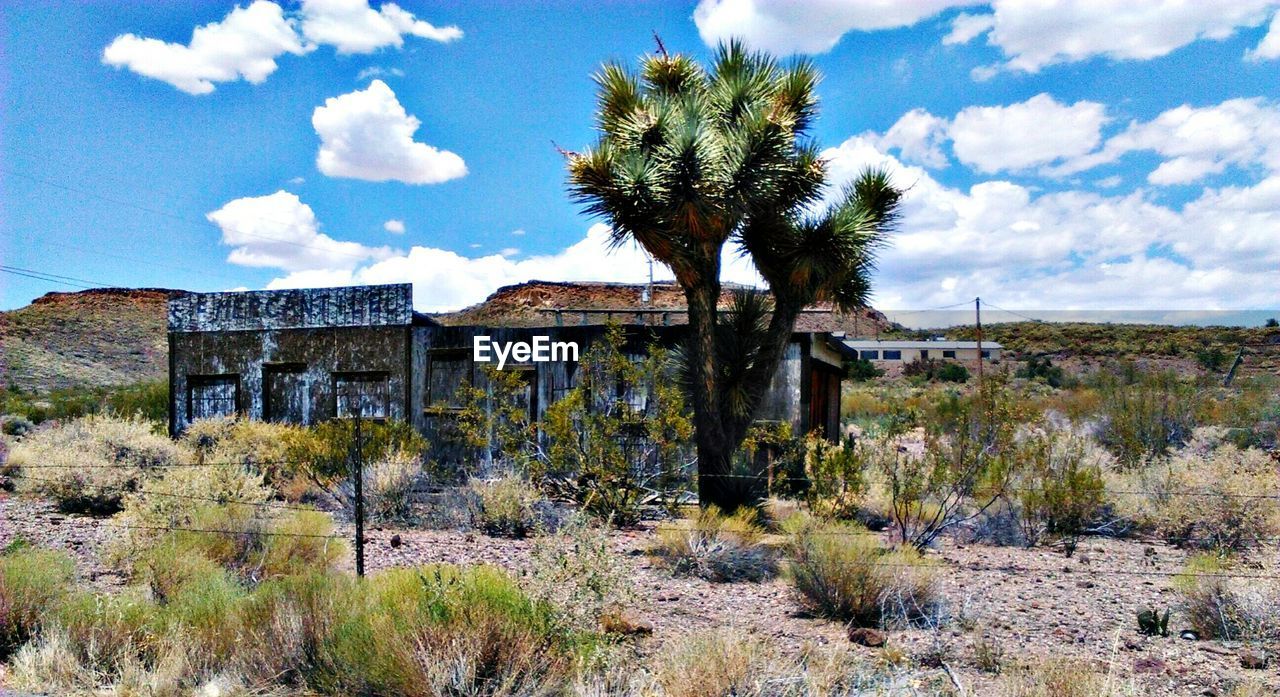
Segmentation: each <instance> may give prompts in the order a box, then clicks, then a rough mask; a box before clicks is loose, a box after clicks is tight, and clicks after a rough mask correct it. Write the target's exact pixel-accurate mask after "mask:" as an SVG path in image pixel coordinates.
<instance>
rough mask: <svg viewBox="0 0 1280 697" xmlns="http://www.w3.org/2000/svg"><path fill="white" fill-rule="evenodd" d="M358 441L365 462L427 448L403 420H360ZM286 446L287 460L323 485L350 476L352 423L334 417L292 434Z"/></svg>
mask: <svg viewBox="0 0 1280 697" xmlns="http://www.w3.org/2000/svg"><path fill="white" fill-rule="evenodd" d="M360 440H361V444H362V447H361V452H362V453H363V458H364V461H365V462H366V463H369V462H376V461H378V460H380V459H384V458H388V457H392V456H394V455H396V454H398V453H404V454H407V455H410V456H421V455H423V454H425V453H426V451H427V448H428V443H427V441H426V439H425V438H423V437H422V434H420V433H418V430H417V429H416V428H414V427H413V425H412V424H409V423H407V422H404V421H386V422H377V421H362V422H361V423H360ZM285 446H286V447H285V457H286V459H287V460H289V462H290V463H291V464H292V465H294V466H296V467H300V468H302V470H303V472H302V474H303V475H304V476H306V477H308V478H310V479H312V480H313V481H316V482H319V483H321V484H322V485H325V486H330V485H333V484H335V483H336V482H338V481H340V480H343V479H346V478H348V477H350V476H351V457H352V453H353V452H354V448H355V422H354V421H353V420H351V419H333V420H331V421H326V422H324V423H320V424H316V425H315V426H312V427H311V428H310V429H308V430H301V431H299V432H295V433H291V434H290V435H289V436H288V437H287V438H286V441H285Z"/></svg>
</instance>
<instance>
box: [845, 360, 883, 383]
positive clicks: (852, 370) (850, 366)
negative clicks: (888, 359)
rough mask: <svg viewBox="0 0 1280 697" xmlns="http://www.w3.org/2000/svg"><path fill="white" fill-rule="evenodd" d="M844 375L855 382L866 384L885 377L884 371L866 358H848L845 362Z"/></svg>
mask: <svg viewBox="0 0 1280 697" xmlns="http://www.w3.org/2000/svg"><path fill="white" fill-rule="evenodd" d="M844 375H845V377H847V378H849V379H850V380H852V381H854V382H865V381H867V380H874V379H875V378H878V377H880V376H881V375H884V371H883V370H881V369H880V368H877V367H876V364H875V363H872V362H871V361H869V360H867V359H865V358H848V359H845V361H844Z"/></svg>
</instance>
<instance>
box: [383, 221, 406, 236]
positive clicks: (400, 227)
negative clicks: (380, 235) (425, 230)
mask: <svg viewBox="0 0 1280 697" xmlns="http://www.w3.org/2000/svg"><path fill="white" fill-rule="evenodd" d="M382 229H383V230H386V231H387V232H389V233H391V234H393V235H403V234H404V221H403V220H396V219H395V218H392V219H391V220H388V221H387V222H385V223H383V224H382Z"/></svg>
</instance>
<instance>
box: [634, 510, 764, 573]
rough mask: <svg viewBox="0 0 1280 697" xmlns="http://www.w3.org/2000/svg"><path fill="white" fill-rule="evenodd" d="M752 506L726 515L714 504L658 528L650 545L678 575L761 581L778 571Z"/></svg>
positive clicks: (659, 557)
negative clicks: (656, 536)
mask: <svg viewBox="0 0 1280 697" xmlns="http://www.w3.org/2000/svg"><path fill="white" fill-rule="evenodd" d="M758 517H759V516H758V514H757V513H756V511H754V510H752V509H749V508H743V509H741V510H739V511H738V512H737V513H735V514H733V515H731V516H726V515H724V514H722V513H721V512H720V511H719V510H718V509H716V508H715V507H714V506H712V507H708V508H705V509H701V510H699V511H698V512H697V513H696V514H695V515H694V516H693V517H692V518H686V519H682V520H678V521H674V522H672V523H669V524H667V525H666V527H663V528H662V529H661V530H659V534H658V545H657V547H656V548H655V550H654V553H655V554H656V555H657V557H658V559H660V560H661V561H662V563H664V564H665V565H667V566H668V567H669V568H670V569H671V571H672V572H673V573H675V574H676V575H688V576H697V577H699V578H704V579H706V580H708V581H717V582H733V581H756V582H758V581H763V580H765V579H767V578H770V577H772V576H773V575H774V574H776V573H777V570H778V562H777V555H776V554H775V553H774V550H773V549H771V548H770V547H769V546H768V545H767V544H766V543H765V530H764V528H763V527H761V526H760V524H759V523H758V522H757V518H758Z"/></svg>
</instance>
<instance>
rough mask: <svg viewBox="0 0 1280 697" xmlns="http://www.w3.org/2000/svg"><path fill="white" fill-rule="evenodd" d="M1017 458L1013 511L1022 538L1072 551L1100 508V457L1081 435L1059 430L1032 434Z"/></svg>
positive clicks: (1102, 488) (1096, 518)
mask: <svg viewBox="0 0 1280 697" xmlns="http://www.w3.org/2000/svg"><path fill="white" fill-rule="evenodd" d="M1018 458H1019V461H1020V464H1021V467H1020V478H1019V487H1018V491H1017V499H1018V502H1019V503H1020V507H1019V509H1018V512H1019V514H1020V519H1021V523H1022V531H1023V534H1024V536H1025V539H1026V540H1027V542H1028V543H1029V544H1032V545H1035V544H1039V543H1041V542H1043V541H1045V540H1046V539H1052V540H1056V541H1059V542H1061V543H1062V544H1063V547H1064V550H1065V551H1066V554H1067V556H1071V555H1072V554H1073V553H1074V552H1075V549H1076V545H1077V544H1078V543H1079V540H1080V538H1081V537H1082V536H1083V535H1084V534H1085V533H1086V532H1087V531H1088V530H1089V529H1090V528H1091V527H1092V526H1094V525H1095V524H1096V523H1097V522H1098V521H1099V519H1100V518H1101V517H1102V516H1103V514H1104V511H1105V507H1106V503H1107V502H1106V482H1105V480H1104V478H1103V469H1102V465H1101V463H1100V462H1099V458H1097V457H1096V454H1095V453H1093V452H1092V451H1091V449H1090V447H1089V443H1088V441H1087V440H1086V439H1084V438H1082V437H1078V436H1071V435H1067V434H1062V433H1037V434H1034V435H1032V436H1031V437H1029V438H1028V439H1026V440H1025V441H1024V442H1023V443H1021V444H1020V445H1019V448H1018Z"/></svg>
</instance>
